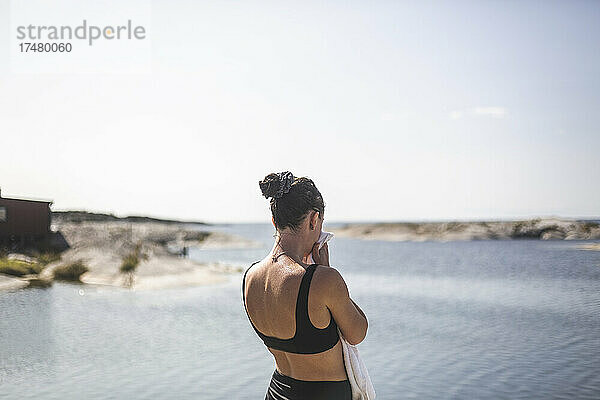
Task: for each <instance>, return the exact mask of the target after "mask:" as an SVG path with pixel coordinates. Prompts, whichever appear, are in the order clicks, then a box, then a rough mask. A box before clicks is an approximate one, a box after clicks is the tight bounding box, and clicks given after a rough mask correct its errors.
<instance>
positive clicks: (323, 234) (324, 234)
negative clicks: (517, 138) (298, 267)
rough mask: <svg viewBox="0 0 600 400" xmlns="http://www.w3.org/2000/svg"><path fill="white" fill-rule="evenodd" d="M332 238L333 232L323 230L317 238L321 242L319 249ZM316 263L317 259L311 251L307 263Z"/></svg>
mask: <svg viewBox="0 0 600 400" xmlns="http://www.w3.org/2000/svg"><path fill="white" fill-rule="evenodd" d="M331 239H333V233H331V232H325V231H321V235H320V236H319V240H317V243H319V250H321V247H323V245H324V244H325V243H327V242H329V241H330V240H331ZM314 263H315V260H314V259H313V256H312V253H310V254H309V255H308V260H307V264H314Z"/></svg>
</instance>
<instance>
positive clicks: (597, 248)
mask: <svg viewBox="0 0 600 400" xmlns="http://www.w3.org/2000/svg"><path fill="white" fill-rule="evenodd" d="M577 248H578V249H580V250H591V251H600V243H589V244H582V245H580V246H577Z"/></svg>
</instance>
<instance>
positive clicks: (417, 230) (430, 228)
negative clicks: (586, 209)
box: [332, 218, 600, 241]
mask: <svg viewBox="0 0 600 400" xmlns="http://www.w3.org/2000/svg"><path fill="white" fill-rule="evenodd" d="M332 230H333V232H334V233H335V234H336V235H338V236H340V237H349V238H356V239H364V240H385V241H455V240H458V241H464V240H515V239H538V240H597V239H600V224H598V223H597V222H595V221H581V220H575V219H572V220H571V219H563V218H545V219H541V218H537V219H530V220H522V221H463V222H461V221H455V222H422V223H418V222H389V223H386V222H384V223H349V224H345V225H343V226H342V227H340V228H337V229H332Z"/></svg>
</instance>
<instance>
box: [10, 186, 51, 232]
mask: <svg viewBox="0 0 600 400" xmlns="http://www.w3.org/2000/svg"><path fill="white" fill-rule="evenodd" d="M51 204H52V202H51V201H44V200H28V199H18V198H4V197H2V193H1V192H0V243H16V244H24V243H26V242H33V241H36V240H39V239H43V238H44V237H46V236H47V235H48V233H50V221H51V211H50V205H51Z"/></svg>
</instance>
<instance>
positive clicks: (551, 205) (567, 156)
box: [0, 0, 600, 223]
mask: <svg viewBox="0 0 600 400" xmlns="http://www.w3.org/2000/svg"><path fill="white" fill-rule="evenodd" d="M64 1H67V0H64ZM17 3H18V6H17ZM44 3H45V4H46V7H48V4H50V5H53V4H58V3H53V2H48V1H45V2H44ZM63 3H64V2H63ZM90 3H93V4H96V8H95V9H92V10H83V9H79V8H77V7H75V8H68V7H65V8H64V9H63V8H60V7H58V8H55V9H54V14H52V13H49V12H47V11H46V12H44V13H41V12H39V13H38V14H36V12H38V11H39V2H38V3H35V2H34V1H33V0H31V1H30V0H21V1H19V2H11V1H7V0H0V24H1V25H0V26H1V27H2V28H3V29H2V30H1V32H0V52H1V53H2V54H4V56H2V57H0V150H1V152H0V154H1V155H0V188H1V190H2V195H3V196H5V197H9V196H15V197H28V198H43V199H50V200H53V201H54V204H53V209H54V210H67V209H78V210H82V209H83V210H89V211H96V212H110V213H115V214H117V215H130V214H135V215H151V216H156V217H166V218H180V219H192V220H201V221H207V222H214V223H218V222H269V221H270V211H269V204H268V201H267V200H266V199H265V198H264V197H262V196H261V193H260V189H259V187H258V182H259V180H261V179H262V178H263V177H264V176H265V175H267V174H268V173H270V172H278V171H285V170H289V171H292V172H293V173H294V175H296V176H308V177H310V178H312V179H313V180H314V182H315V184H316V185H317V187H318V188H319V190H320V191H321V192H322V194H323V197H324V199H325V203H326V211H325V218H326V220H329V221H402V220H411V221H424V220H457V219H467V220H469V219H510V218H528V217H535V216H563V217H598V216H600V184H599V183H600V158H599V157H598V153H599V150H600V130H599V127H600V112H599V111H600V73H598V72H599V71H600V24H599V23H598V21H600V2H595V1H568V2H567V1H565V2H552V1H543V2H542V1H520V2H503V1H464V2H462V1H453V2H420V1H415V2H397V1H369V2H367V1H328V2H323V1H304V2H301V3H300V2H287V1H243V2H233V1H196V0H194V1H181V0H171V1H154V2H144V3H143V6H140V7H137V8H126V7H125V6H123V7H122V9H121V10H119V9H118V7H117V10H115V9H114V8H110V6H111V5H113V6H114V5H115V4H116V3H114V2H113V3H111V2H102V1H97V2H90ZM61 4H62V3H61ZM128 4H129V3H128ZM131 4H134V3H131ZM138 4H139V3H138ZM102 5H105V7H102ZM28 7H29V8H28ZM106 9H110V10H111V13H107V12H105V11H102V10H106ZM59 14H60V15H61V17H60V18H68V19H69V21H72V22H73V24H74V23H76V22H81V20H83V19H84V18H87V20H89V21H91V22H93V23H98V24H108V23H113V21H108V20H107V18H108V19H110V18H112V19H113V20H115V21H117V20H118V22H121V21H124V20H127V18H130V19H132V20H133V21H134V22H140V21H141V22H143V23H144V26H145V28H146V31H147V37H146V38H145V39H144V40H143V41H138V42H136V43H134V42H132V41H129V42H125V41H121V42H119V43H118V44H114V45H113V43H116V42H108V41H104V42H99V43H97V44H94V45H93V46H91V47H87V45H85V46H83V45H80V44H79V43H78V44H76V45H75V44H74V46H78V47H77V48H76V49H75V48H74V51H73V55H72V58H71V59H69V58H64V57H63V58H61V57H62V56H63V55H56V56H51V55H47V57H46V58H44V56H45V55H43V54H32V55H28V57H29V58H24V56H23V55H19V54H17V52H16V49H17V42H16V39H15V36H16V30H15V27H16V24H21V23H24V22H23V21H24V19H27V18H31V19H32V20H34V22H35V23H38V24H58V23H59V22H57V21H58V18H59V16H57V15H59ZM61 23H62V22H61ZM115 23H116V22H115ZM111 46H113V47H111ZM117 46H120V47H117ZM117 50H118V51H117ZM77 57H78V58H77ZM65 60H67V61H68V62H66V61H65ZM94 68H95V69H94Z"/></svg>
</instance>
